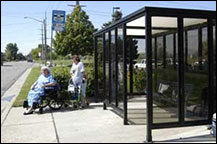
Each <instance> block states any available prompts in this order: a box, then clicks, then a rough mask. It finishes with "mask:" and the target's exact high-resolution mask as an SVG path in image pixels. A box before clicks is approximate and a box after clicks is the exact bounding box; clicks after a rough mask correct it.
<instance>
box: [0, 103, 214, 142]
mask: <svg viewBox="0 0 217 144" xmlns="http://www.w3.org/2000/svg"><path fill="white" fill-rule="evenodd" d="M145 138H146V126H145V125H128V126H124V125H123V120H122V118H120V117H119V116H117V115H116V114H115V113H113V112H112V111H111V110H109V109H108V110H106V111H104V110H103V108H102V104H91V106H90V107H89V108H88V109H83V110H72V109H66V108H63V109H62V110H60V111H56V112H51V111H50V110H49V109H47V110H45V113H44V114H39V113H35V114H33V115H28V116H24V115H23V108H12V109H11V111H10V113H9V115H8V117H7V119H6V121H5V122H4V124H3V126H2V127H1V142H4V143H9V142H12V143H14V142H16V143H18V142H20V143H26V142H30V143H31V142H34V143H42V142H46V143H85V142H88V143H116V142H117V143H144V142H145ZM153 140H154V141H155V142H165V143H167V142H184V143H185V142H186V143H187V142H195V143H198V142H207V143H216V139H214V138H212V137H211V135H210V131H208V130H207V126H197V127H187V128H186V127H185V128H173V129H160V130H154V131H153Z"/></svg>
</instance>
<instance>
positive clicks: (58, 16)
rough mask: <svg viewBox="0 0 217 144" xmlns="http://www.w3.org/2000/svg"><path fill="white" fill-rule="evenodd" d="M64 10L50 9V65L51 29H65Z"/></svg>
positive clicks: (60, 30) (61, 30)
mask: <svg viewBox="0 0 217 144" xmlns="http://www.w3.org/2000/svg"><path fill="white" fill-rule="evenodd" d="M65 18H66V12H65V11H62V10H53V11H52V26H51V45H50V65H52V49H53V48H52V45H53V31H59V32H63V31H65Z"/></svg>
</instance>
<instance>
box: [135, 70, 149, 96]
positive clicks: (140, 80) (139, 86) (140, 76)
mask: <svg viewBox="0 0 217 144" xmlns="http://www.w3.org/2000/svg"><path fill="white" fill-rule="evenodd" d="M133 79H134V80H133V81H134V87H135V88H136V90H137V91H140V92H141V91H143V92H144V91H145V89H146V72H145V71H144V70H135V71H134V77H133Z"/></svg>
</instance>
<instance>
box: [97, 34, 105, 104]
mask: <svg viewBox="0 0 217 144" xmlns="http://www.w3.org/2000/svg"><path fill="white" fill-rule="evenodd" d="M97 52H98V89H99V90H98V97H99V98H100V99H102V100H104V99H105V97H104V87H103V43H102V37H98V38H97Z"/></svg>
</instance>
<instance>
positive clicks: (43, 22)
mask: <svg viewBox="0 0 217 144" xmlns="http://www.w3.org/2000/svg"><path fill="white" fill-rule="evenodd" d="M24 19H32V20H35V21H37V22H40V23H42V24H43V26H44V42H45V44H44V45H45V52H44V55H45V65H46V63H47V29H46V27H47V26H46V20H45V19H43V20H38V19H35V18H33V17H27V16H25V17H24ZM43 26H42V28H43ZM44 45H43V30H42V52H43V51H44V50H43V46H44Z"/></svg>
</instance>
